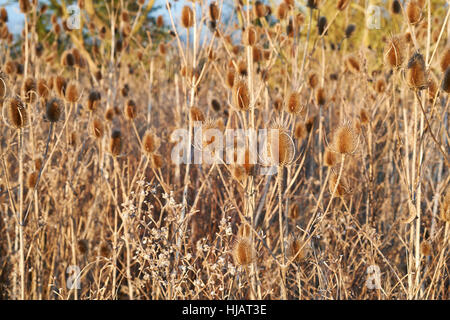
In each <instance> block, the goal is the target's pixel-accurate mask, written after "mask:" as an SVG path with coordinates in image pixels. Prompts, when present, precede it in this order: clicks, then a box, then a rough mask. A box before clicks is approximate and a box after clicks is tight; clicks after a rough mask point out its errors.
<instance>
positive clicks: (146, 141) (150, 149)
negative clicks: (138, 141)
mask: <svg viewBox="0 0 450 320" xmlns="http://www.w3.org/2000/svg"><path fill="white" fill-rule="evenodd" d="M159 146H160V140H159V139H158V137H157V136H156V135H155V134H154V133H153V132H151V131H147V132H146V133H145V135H144V138H143V139H142V149H143V151H144V153H146V154H147V155H149V154H152V153H154V152H156V150H158V148H159Z"/></svg>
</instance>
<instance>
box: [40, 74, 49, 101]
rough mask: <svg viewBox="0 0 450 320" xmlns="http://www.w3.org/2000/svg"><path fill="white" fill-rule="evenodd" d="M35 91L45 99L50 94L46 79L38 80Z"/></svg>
mask: <svg viewBox="0 0 450 320" xmlns="http://www.w3.org/2000/svg"><path fill="white" fill-rule="evenodd" d="M37 92H38V95H39V96H40V97H41V98H44V99H45V100H46V99H47V98H48V96H49V94H50V88H49V87H48V86H47V81H45V79H39V80H38V82H37Z"/></svg>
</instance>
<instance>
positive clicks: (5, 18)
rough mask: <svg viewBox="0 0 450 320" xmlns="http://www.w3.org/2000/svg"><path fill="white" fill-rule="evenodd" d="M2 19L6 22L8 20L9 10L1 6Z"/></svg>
mask: <svg viewBox="0 0 450 320" xmlns="http://www.w3.org/2000/svg"><path fill="white" fill-rule="evenodd" d="M0 21H2V22H4V23H6V22H8V11H6V9H5V8H3V7H2V8H0Z"/></svg>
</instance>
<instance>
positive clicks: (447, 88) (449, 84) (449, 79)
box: [442, 67, 450, 93]
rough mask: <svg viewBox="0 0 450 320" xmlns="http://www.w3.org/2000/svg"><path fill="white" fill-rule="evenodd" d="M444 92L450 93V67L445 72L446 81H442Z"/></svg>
mask: <svg viewBox="0 0 450 320" xmlns="http://www.w3.org/2000/svg"><path fill="white" fill-rule="evenodd" d="M442 90H443V91H444V92H447V93H450V67H448V68H447V70H445V73H444V79H443V80H442Z"/></svg>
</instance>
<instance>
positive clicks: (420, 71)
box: [406, 52, 428, 90]
mask: <svg viewBox="0 0 450 320" xmlns="http://www.w3.org/2000/svg"><path fill="white" fill-rule="evenodd" d="M406 81H407V83H408V85H409V86H410V87H411V88H412V89H414V90H423V89H426V88H427V87H428V76H427V72H426V70H425V60H424V59H423V56H422V55H421V54H420V53H418V52H416V53H414V54H413V56H412V57H411V58H410V59H409V61H408V70H407V73H406Z"/></svg>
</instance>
